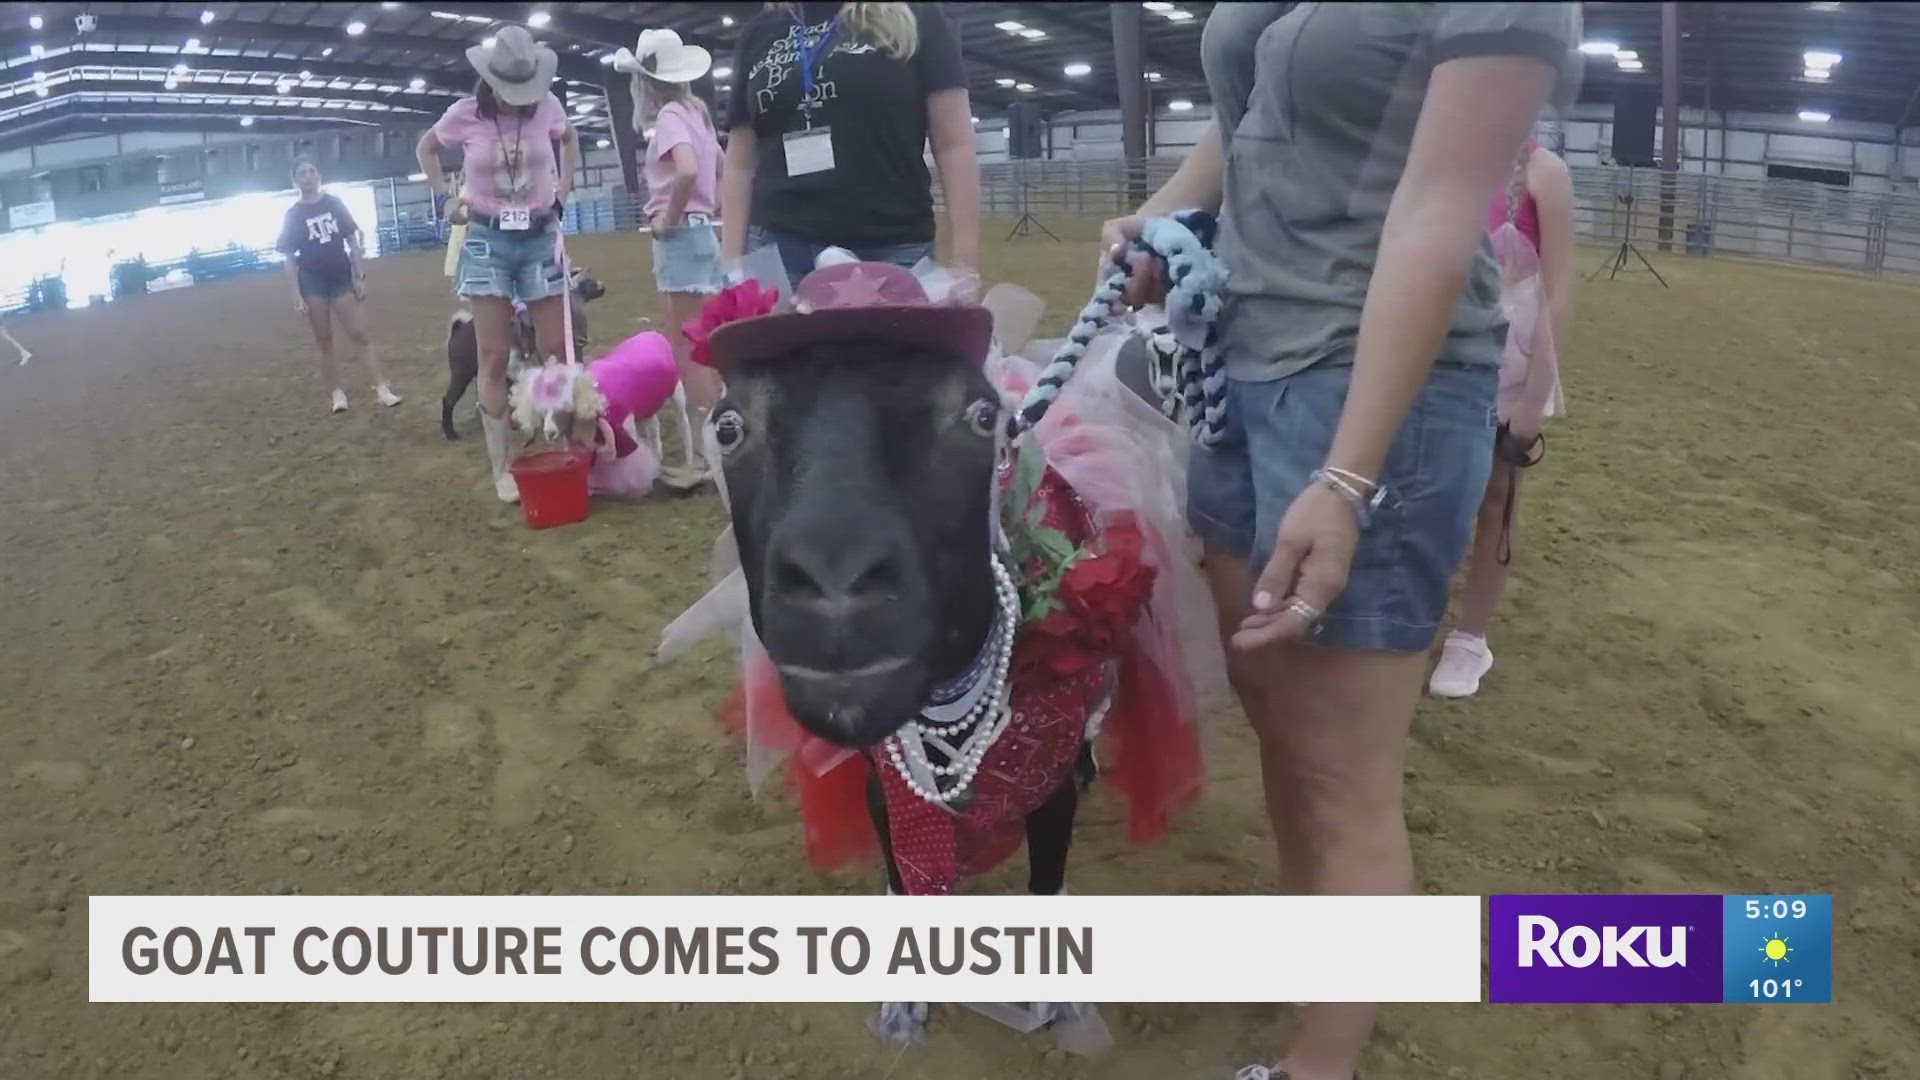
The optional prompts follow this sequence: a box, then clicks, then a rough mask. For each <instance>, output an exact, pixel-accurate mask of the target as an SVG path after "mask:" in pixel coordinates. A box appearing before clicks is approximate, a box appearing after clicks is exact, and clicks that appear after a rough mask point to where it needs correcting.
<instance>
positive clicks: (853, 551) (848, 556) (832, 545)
mask: <svg viewBox="0 0 1920 1080" xmlns="http://www.w3.org/2000/svg"><path fill="white" fill-rule="evenodd" d="M769 555H770V565H769V568H768V569H769V576H770V578H771V581H770V585H771V586H772V591H773V592H774V593H775V594H776V595H779V596H781V597H783V598H785V599H787V600H792V601H799V602H812V603H820V604H827V605H831V606H833V607H843V606H849V605H851V606H860V605H864V604H868V603H884V602H887V601H888V600H890V599H892V598H894V597H897V596H898V595H899V593H900V584H901V570H902V563H901V560H900V557H899V555H898V553H897V551H896V550H895V548H894V546H893V545H891V544H888V543H886V542H885V541H884V540H882V539H880V538H878V537H875V536H873V535H872V534H871V533H867V534H861V535H857V536H836V537H834V538H833V539H830V540H829V539H824V538H818V537H805V536H796V537H793V538H792V540H791V541H790V542H787V543H781V544H776V545H774V548H773V550H772V551H771V552H770V553H769Z"/></svg>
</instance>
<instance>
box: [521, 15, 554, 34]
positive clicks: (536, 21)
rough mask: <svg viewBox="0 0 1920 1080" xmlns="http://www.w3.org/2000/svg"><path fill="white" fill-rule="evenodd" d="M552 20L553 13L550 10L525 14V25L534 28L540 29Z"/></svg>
mask: <svg viewBox="0 0 1920 1080" xmlns="http://www.w3.org/2000/svg"><path fill="white" fill-rule="evenodd" d="M552 21H553V15H552V13H551V12H546V11H536V12H534V13H533V14H531V15H529V16H527V25H528V26H531V27H533V28H534V29H535V30H538V29H540V28H541V27H543V26H545V25H547V24H548V23H550V22H552Z"/></svg>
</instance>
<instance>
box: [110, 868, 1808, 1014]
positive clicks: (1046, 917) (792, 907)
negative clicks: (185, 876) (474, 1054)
mask: <svg viewBox="0 0 1920 1080" xmlns="http://www.w3.org/2000/svg"><path fill="white" fill-rule="evenodd" d="M88 909H89V910H88V951H89V955H88V968H89V974H88V980H89V985H88V992H89V999H90V1000H92V1001H97V1002H168V1001H178V1002H187V1001H198V1002H206V1001H219V1002H255V1001H280V1002H344V1001H360V1002H366V1001H379V1002H408V1001H414V1002H572V1001H626V1002H872V1001H926V1002H974V1001H1079V1002H1095V1003H1099V1002H1137V1003H1164V1002H1186V1003H1209V1002H1307V1001H1374V1002H1476V1001H1486V1002H1496V1003H1521V1002H1526V1003H1617V1002H1641V1003H1726V1004H1767V1005H1795V1004H1824V1003H1828V1002H1831V1001H1832V999H1833V986H1832V979H1833V898H1832V897H1831V896H1828V895H1783V896H1759V895H1752V896H1746V895H1742V896H1701V895H1682V896H1627V895H1621V896H1576V895H1527V896H1512V895H1500V896H1493V897H1489V898H1481V897H1477V896H1410V897H1384V896H1382V897H1289V896H1061V897H1034V896H965V897H920V898H914V899H906V898H902V897H890V896H659V897H646V896H642V897H607V896H570V897H553V896H184V897H183V896H95V897H92V898H90V900H89V904H88ZM1483 920H1484V921H1483ZM1483 934H1484V937H1483ZM1483 945H1484V946H1485V947H1484V950H1483ZM1483 974H1484V979H1483Z"/></svg>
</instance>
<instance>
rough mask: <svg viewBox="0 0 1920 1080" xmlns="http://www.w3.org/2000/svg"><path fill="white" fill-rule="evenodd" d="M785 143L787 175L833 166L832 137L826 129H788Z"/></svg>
mask: <svg viewBox="0 0 1920 1080" xmlns="http://www.w3.org/2000/svg"><path fill="white" fill-rule="evenodd" d="M786 144H787V175H788V176H805V175H807V174H808V173H817V172H826V171H827V170H829V169H831V168H833V138H832V134H831V132H829V131H828V129H826V128H808V129H807V130H805V131H789V132H787V135H786Z"/></svg>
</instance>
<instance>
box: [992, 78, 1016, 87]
mask: <svg viewBox="0 0 1920 1080" xmlns="http://www.w3.org/2000/svg"><path fill="white" fill-rule="evenodd" d="M1019 81H1020V80H1018V79H995V80H993V85H995V86H1012V85H1013V84H1014V83H1016V82H1019Z"/></svg>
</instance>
